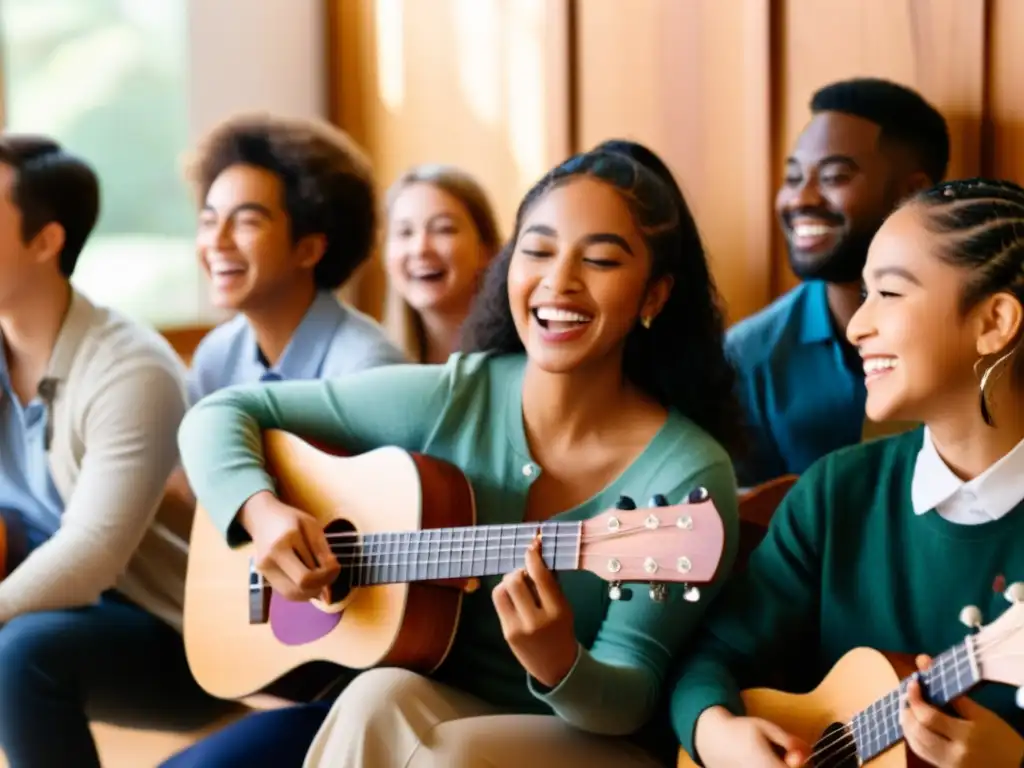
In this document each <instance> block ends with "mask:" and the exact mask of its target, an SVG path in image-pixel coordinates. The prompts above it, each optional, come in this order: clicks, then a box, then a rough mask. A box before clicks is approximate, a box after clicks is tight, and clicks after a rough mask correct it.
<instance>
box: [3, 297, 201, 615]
mask: <svg viewBox="0 0 1024 768" xmlns="http://www.w3.org/2000/svg"><path fill="white" fill-rule="evenodd" d="M46 378H47V379H50V380H51V382H53V383H55V385H56V389H55V394H54V398H53V401H52V407H51V410H50V417H49V418H50V421H49V424H50V427H51V429H50V434H51V439H50V449H49V453H48V459H49V464H50V472H51V474H52V477H53V481H54V485H55V486H56V488H57V490H58V492H59V493H60V496H61V498H62V499H63V500H64V514H63V517H62V519H61V527H60V529H59V530H58V531H57V533H55V534H54V535H53V536H52V537H51V538H50V539H49V540H48V541H46V542H45V543H43V544H42V545H40V546H39V547H38V548H37V549H36V550H35V551H33V552H32V553H31V554H30V555H29V556H28V557H27V558H26V559H25V560H24V562H23V563H22V564H21V565H19V566H18V567H17V568H16V569H15V570H14V572H13V573H11V574H10V575H9V576H8V577H7V578H6V579H4V580H3V581H2V582H0V624H3V623H4V622H6V621H9V620H10V619H12V618H14V617H15V616H18V615H20V614H23V613H29V612H34V611H44V610H53V609H60V608H72V607H76V606H82V605H88V604H91V603H94V602H95V601H96V600H97V599H98V598H99V596H100V595H101V594H102V593H103V592H104V591H105V590H107V589H110V588H111V587H115V586H116V587H117V588H118V589H119V590H120V591H121V592H122V593H123V594H124V595H126V596H127V597H128V598H130V599H131V600H133V601H135V602H136V603H137V604H139V605H140V606H141V607H143V608H145V609H146V610H148V611H150V612H151V613H153V614H155V615H156V616H158V617H159V618H161V619H163V620H164V621H166V622H167V623H168V624H170V625H172V626H173V627H175V628H177V629H178V630H179V631H180V630H181V608H182V601H183V594H184V576H185V558H186V554H187V548H186V544H185V542H184V541H182V540H181V539H180V538H178V537H177V536H175V535H173V534H172V533H171V532H170V531H169V530H168V529H167V528H165V527H164V526H162V525H160V524H159V523H157V522H155V516H156V512H157V508H158V506H159V504H160V501H161V499H162V497H163V491H164V486H165V484H166V482H167V478H168V477H169V475H170V473H171V471H172V470H173V469H174V467H175V466H176V465H177V463H178V451H177V442H176V441H177V432H178V425H179V423H180V422H181V419H182V417H183V416H184V414H185V409H186V407H187V406H186V402H187V396H186V391H185V383H184V380H185V378H184V366H183V364H182V363H181V361H180V360H179V359H178V357H177V356H176V355H175V354H174V351H173V350H172V349H171V347H170V345H169V344H168V343H167V342H166V341H165V340H164V339H163V338H162V337H161V336H160V335H159V334H157V333H156V332H155V331H152V330H150V329H147V328H144V327H142V326H140V325H138V324H137V323H134V322H132V321H131V320H129V319H127V318H125V317H123V316H121V315H119V314H118V313H116V312H113V311H111V310H108V309H104V308H100V307H96V306H94V305H93V304H91V303H90V302H89V301H88V300H87V299H86V298H85V297H84V296H82V295H81V294H79V293H77V292H75V293H74V294H73V296H72V299H71V306H70V308H69V309H68V314H67V317H66V319H65V321H64V325H63V327H62V328H61V331H60V335H59V336H58V338H57V343H56V345H55V347H54V350H53V354H52V356H51V359H50V365H49V368H48V370H47V375H46ZM0 471H2V468H0Z"/></svg>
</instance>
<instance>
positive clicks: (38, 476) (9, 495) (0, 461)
mask: <svg viewBox="0 0 1024 768" xmlns="http://www.w3.org/2000/svg"><path fill="white" fill-rule="evenodd" d="M49 417H50V414H49V412H48V408H47V404H46V403H45V402H44V401H43V399H42V398H40V397H39V396H36V397H35V398H33V399H32V401H31V402H29V403H28V405H26V406H24V407H22V405H21V402H20V401H19V400H18V398H17V396H16V395H15V394H14V389H13V388H12V386H11V378H10V374H9V372H8V370H7V355H6V354H4V352H3V343H2V341H0V508H2V509H5V510H8V511H9V512H11V513H13V514H14V515H15V516H16V517H17V518H19V519H20V521H21V522H22V524H23V525H24V528H25V533H26V537H27V539H28V541H27V543H28V547H29V549H34V548H35V547H37V546H39V545H40V544H42V543H43V542H44V541H46V540H47V539H49V538H50V537H51V536H53V534H55V533H56V532H57V530H58V529H59V528H60V520H61V515H62V514H63V513H64V501H63V499H61V497H60V494H59V493H58V492H57V487H56V486H55V485H54V483H53V478H52V477H51V475H50V465H49V461H48V459H47V445H46V423H47V420H48V419H49Z"/></svg>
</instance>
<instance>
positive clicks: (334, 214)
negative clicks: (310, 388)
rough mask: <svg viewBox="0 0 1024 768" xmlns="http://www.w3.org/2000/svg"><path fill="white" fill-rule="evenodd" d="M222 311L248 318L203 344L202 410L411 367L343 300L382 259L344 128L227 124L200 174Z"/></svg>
mask: <svg viewBox="0 0 1024 768" xmlns="http://www.w3.org/2000/svg"><path fill="white" fill-rule="evenodd" d="M189 175H190V178H191V180H192V182H193V185H194V187H195V190H196V194H197V197H198V199H199V202H200V205H201V206H202V207H201V211H200V214H199V232H198V236H197V250H198V256H199V261H200V264H201V266H202V268H203V269H204V270H205V271H206V273H207V275H208V276H209V278H210V281H211V295H212V299H213V303H214V304H215V305H216V306H217V307H219V308H221V309H227V310H231V311H234V312H237V313H238V314H237V315H236V316H235V317H234V318H233V319H231V320H229V321H227V322H226V323H224V324H222V325H220V326H219V327H218V328H216V329H214V330H213V331H212V332H211V333H210V334H208V335H207V336H206V338H204V339H203V341H202V342H201V343H200V345H199V347H198V348H197V350H196V353H195V357H194V358H193V361H192V375H191V379H190V382H189V389H190V396H191V399H192V401H193V402H196V401H197V400H198V399H200V398H201V397H204V396H206V395H208V394H210V393H211V392H214V391H216V390H218V389H220V388H222V387H225V386H229V385H232V384H241V383H252V382H256V381H280V380H282V379H319V378H331V377H335V376H341V375H344V374H346V373H352V372H355V371H359V370H363V369H365V368H371V367H375V366H379V365H389V364H394V363H401V362H405V361H406V360H405V356H404V355H403V354H402V353H401V352H400V351H399V350H398V348H397V347H395V345H394V344H392V343H391V342H390V341H389V340H388V338H387V336H386V334H385V332H384V330H383V328H381V326H380V325H378V324H377V322H376V321H374V320H373V319H371V318H370V317H368V316H366V315H364V314H362V313H360V312H358V311H357V310H356V309H354V308H353V307H350V306H347V305H346V304H344V303H343V302H341V301H339V300H338V299H337V298H336V297H335V295H334V292H335V291H336V290H337V289H338V288H340V287H341V286H342V285H343V284H344V282H345V281H346V280H347V279H348V278H349V277H350V276H351V275H352V273H353V272H354V271H355V270H356V268H357V267H359V266H360V265H361V264H362V263H363V262H364V261H366V259H367V258H369V256H370V254H371V253H372V250H373V245H374V238H375V235H376V228H377V219H378V213H377V199H376V195H375V190H374V182H373V176H372V171H371V168H370V163H369V161H368V160H367V159H366V157H365V155H364V153H363V152H362V150H360V149H359V147H357V146H356V145H355V143H354V142H352V140H351V139H350V138H349V137H348V136H347V135H346V134H345V133H343V132H342V131H340V130H338V129H337V128H334V127H332V126H329V125H327V124H324V123H320V122H314V121H308V120H295V119H286V118H281V117H273V116H267V115H242V116H238V117H234V118H232V119H230V120H227V121H225V122H224V123H223V124H221V125H220V126H218V127H217V128H215V129H214V130H213V131H212V132H211V133H210V134H209V135H208V136H207V137H206V138H205V140H204V141H203V142H202V143H201V145H200V147H199V149H198V151H197V153H196V156H195V159H194V161H193V163H192V165H191V168H190V173H189Z"/></svg>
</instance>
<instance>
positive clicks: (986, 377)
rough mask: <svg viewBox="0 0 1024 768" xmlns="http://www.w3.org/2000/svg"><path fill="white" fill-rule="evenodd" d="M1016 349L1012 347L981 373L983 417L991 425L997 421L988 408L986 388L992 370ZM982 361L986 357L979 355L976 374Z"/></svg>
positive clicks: (975, 366)
mask: <svg viewBox="0 0 1024 768" xmlns="http://www.w3.org/2000/svg"><path fill="white" fill-rule="evenodd" d="M1015 351H1016V348H1014V349H1011V350H1010V351H1009V352H1007V353H1005V354H1004V355H1003V356H1002V357H1000V358H999V359H998V360H996V361H995V362H994V363H992V365H990V366H989V367H988V368H986V369H985V372H984V373H983V374H981V383H980V384H979V385H978V390H979V392H980V394H981V418H982V419H983V420H984V421H985V423H986V424H988V425H989V426H990V427H994V426H995V422H994V421H993V420H992V414H991V412H990V411H989V409H988V397H987V396H986V392H985V389H986V387H987V386H988V380H989V378H990V377H991V376H992V372H993V371H994V370H995V369H996V368H997V367H998V366H999V364H1000V363H1002V362H1003V361H1004V360H1006V359H1007V358H1008V357H1009V356H1010V355H1012V354H1013V353H1014V352H1015ZM982 361H984V358H983V357H979V358H978V360H977V362H975V363H974V375H975V376H977V375H978V366H979V365H981V363H982Z"/></svg>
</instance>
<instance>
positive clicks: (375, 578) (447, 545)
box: [328, 522, 582, 586]
mask: <svg viewBox="0 0 1024 768" xmlns="http://www.w3.org/2000/svg"><path fill="white" fill-rule="evenodd" d="M538 530H539V531H540V536H541V556H542V557H543V559H544V562H545V563H546V564H547V566H548V568H550V569H551V570H555V571H558V570H574V569H575V568H577V566H578V563H579V544H580V536H581V533H582V523H579V522H574V523H569V522H544V523H517V524H512V525H486V526H469V527H463V528H432V529H427V530H422V531H408V532H402V533H399V532H395V533H371V534H367V535H363V536H356V535H354V534H334V535H329V536H328V541H330V543H331V549H332V550H333V551H334V554H335V555H336V556H337V558H338V562H339V563H341V567H342V578H343V579H344V578H345V575H344V574H345V572H346V571H348V575H349V579H350V581H351V584H352V586H369V585H372V584H394V583H405V582H413V581H432V580H435V579H457V578H469V577H476V576H500V575H502V574H506V573H509V572H510V571H514V570H515V569H516V568H521V567H523V563H524V556H525V554H526V548H527V547H528V546H529V545H530V544H531V543H532V542H533V540H534V538H535V537H536V536H537V532H538Z"/></svg>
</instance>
